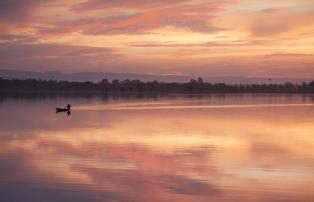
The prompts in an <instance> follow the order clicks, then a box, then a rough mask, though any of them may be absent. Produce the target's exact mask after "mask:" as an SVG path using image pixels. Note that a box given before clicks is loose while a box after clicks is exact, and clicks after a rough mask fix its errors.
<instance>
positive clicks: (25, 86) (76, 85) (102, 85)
mask: <svg viewBox="0 0 314 202" xmlns="http://www.w3.org/2000/svg"><path fill="white" fill-rule="evenodd" d="M0 91H1V92H98V93H130V94H131V93H314V80H313V81H312V82H309V83H302V84H293V83H285V84H276V83H271V81H269V83H264V84H225V83H208V82H205V81H204V80H203V79H202V78H198V79H197V80H195V79H191V81H189V82H186V83H166V82H158V81H148V82H142V81H140V80H128V79H127V80H123V81H119V80H117V79H116V80H112V81H109V80H108V79H103V80H102V81H100V82H91V81H86V82H78V81H57V80H36V79H3V78H1V77H0Z"/></svg>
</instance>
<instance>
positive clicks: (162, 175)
mask: <svg viewBox="0 0 314 202" xmlns="http://www.w3.org/2000/svg"><path fill="white" fill-rule="evenodd" d="M68 103H70V104H71V105H72V111H71V114H69V115H68V114H67V113H56V112H55V107H57V106H58V107H60V106H61V107H62V106H65V105H66V104H68ZM0 114H1V116H0V117H1V118H0V201H1V202H22V201H23V202H52V201H53V202H63V201H64V202H72V201H73V202H82V201H86V202H94V201H97V202H98V201H139V202H141V201H149V202H154V201H156V202H157V201H158V202H162V201H171V202H172V201H177V202H179V201H186V202H190V201H193V202H201V201H213V202H215V201H227V202H237V201H239V202H313V201H314V95H280V94H274V95H270V94H255V95H252V94H240V95H193V96H186V95H162V96H161V95H158V96H156V95H155V96H115V97H111V96H97V95H90V96H73V97H72V96H52V95H51V96H25V97H24V96H10V97H1V99H0Z"/></svg>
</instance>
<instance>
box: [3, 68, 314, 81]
mask: <svg viewBox="0 0 314 202" xmlns="http://www.w3.org/2000/svg"><path fill="white" fill-rule="evenodd" d="M0 77H2V78H5V79H42V80H68V81H94V82H98V81H101V80H102V79H108V80H110V81H111V80H113V79H118V80H125V79H130V80H134V79H139V80H141V81H154V80H156V81H160V82H179V83H182V82H188V81H190V80H191V79H192V77H189V76H176V75H155V74H131V73H111V72H77V73H62V72H58V71H49V72H35V71H22V70H5V69H3V70H1V69H0ZM194 79H197V78H194ZM203 79H204V81H208V82H211V83H221V82H224V83H228V84H237V83H238V84H239V83H242V84H247V83H250V84H252V83H258V84H261V83H269V78H263V77H234V76H224V77H203ZM312 80H313V79H302V78H272V82H273V83H286V82H292V83H302V82H310V81H312Z"/></svg>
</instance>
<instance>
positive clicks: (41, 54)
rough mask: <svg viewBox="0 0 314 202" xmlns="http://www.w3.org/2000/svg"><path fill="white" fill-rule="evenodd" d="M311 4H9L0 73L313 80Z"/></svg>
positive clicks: (0, 37)
mask: <svg viewBox="0 0 314 202" xmlns="http://www.w3.org/2000/svg"><path fill="white" fill-rule="evenodd" d="M313 22H314V2H313V1H312V0H288V1H286V0H285V1H283V0H277V1H272V0H259V1H257V0H173V1H165V0H158V1H155V0H152V1H144V0H132V1H131V0H116V1H101V0H70V1H63V0H62V1H61V0H53V1H44V0H29V1H24V0H14V1H12V0H2V1H1V2H0V23H1V26H0V53H1V54H0V67H1V68H2V69H19V70H36V71H55V70H56V71H63V72H77V71H103V72H129V73H153V74H178V75H190V76H197V75H202V76H230V75H231V76H240V75H241V76H273V77H303V78H309V77H313V76H314V66H313V64H314V55H313V54H314V24H313Z"/></svg>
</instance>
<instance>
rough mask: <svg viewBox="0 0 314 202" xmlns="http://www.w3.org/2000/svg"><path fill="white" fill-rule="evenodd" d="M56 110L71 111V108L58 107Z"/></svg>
mask: <svg viewBox="0 0 314 202" xmlns="http://www.w3.org/2000/svg"><path fill="white" fill-rule="evenodd" d="M56 111H57V112H68V111H70V109H68V108H58V107H57V108H56Z"/></svg>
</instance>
